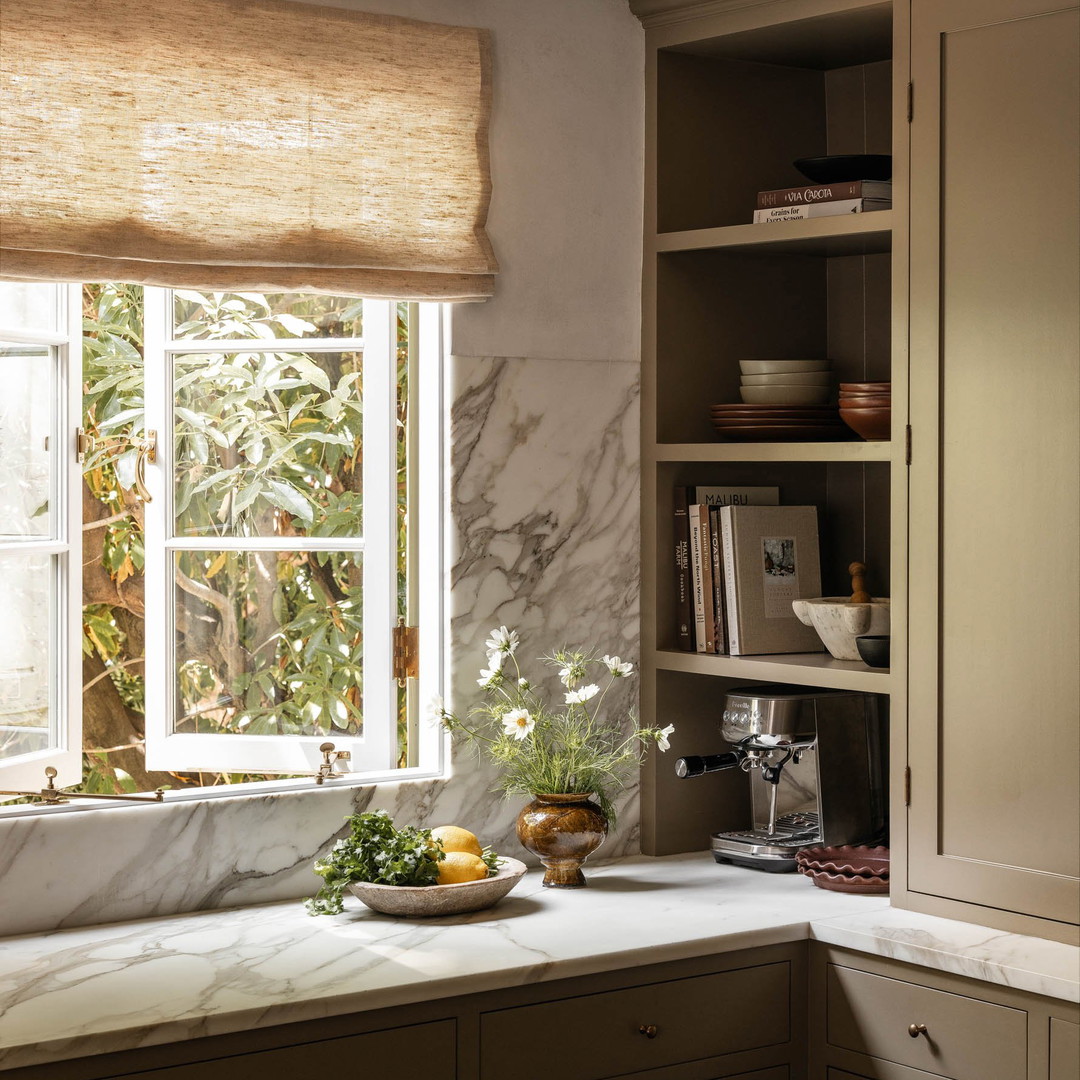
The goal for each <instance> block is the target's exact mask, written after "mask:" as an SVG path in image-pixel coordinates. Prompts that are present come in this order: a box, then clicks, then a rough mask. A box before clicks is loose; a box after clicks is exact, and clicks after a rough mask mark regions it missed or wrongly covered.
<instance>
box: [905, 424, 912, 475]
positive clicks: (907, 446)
mask: <svg viewBox="0 0 1080 1080" xmlns="http://www.w3.org/2000/svg"><path fill="white" fill-rule="evenodd" d="M904 464H905V465H910V464H911V425H910V424H908V425H907V427H906V428H904Z"/></svg>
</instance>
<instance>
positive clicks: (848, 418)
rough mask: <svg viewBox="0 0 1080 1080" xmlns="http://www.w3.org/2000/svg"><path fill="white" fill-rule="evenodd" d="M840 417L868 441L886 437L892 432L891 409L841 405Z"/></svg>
mask: <svg viewBox="0 0 1080 1080" xmlns="http://www.w3.org/2000/svg"><path fill="white" fill-rule="evenodd" d="M840 419H841V420H843V421H844V423H845V424H847V426H848V427H849V428H851V430H852V431H854V432H855V433H856V434H857V435H861V436H862V437H863V438H864V439H867V440H868V441H872V440H879V439H887V438H889V435H890V433H891V432H892V409H849V408H847V407H841V409H840Z"/></svg>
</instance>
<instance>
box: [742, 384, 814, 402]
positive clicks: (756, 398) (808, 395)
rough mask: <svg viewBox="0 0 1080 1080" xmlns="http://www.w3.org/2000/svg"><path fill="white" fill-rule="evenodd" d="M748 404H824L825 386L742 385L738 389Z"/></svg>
mask: <svg viewBox="0 0 1080 1080" xmlns="http://www.w3.org/2000/svg"><path fill="white" fill-rule="evenodd" d="M739 393H740V394H741V395H742V399H743V401H744V402H746V403H747V404H748V405H825V404H827V403H828V400H829V394H830V390H829V388H828V387H827V386H744V387H742V388H741V389H740V390H739Z"/></svg>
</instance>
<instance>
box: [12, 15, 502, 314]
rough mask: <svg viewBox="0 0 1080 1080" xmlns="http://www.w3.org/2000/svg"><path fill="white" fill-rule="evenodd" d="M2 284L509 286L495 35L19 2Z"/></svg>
mask: <svg viewBox="0 0 1080 1080" xmlns="http://www.w3.org/2000/svg"><path fill="white" fill-rule="evenodd" d="M0 62H2V91H3V105H2V109H0V150H2V155H3V156H2V164H0V200H2V201H0V279H8V280H12V279H21V280H44V281H72V280H82V281H107V280H115V281H130V282H137V283H142V284H150V285H172V286H181V287H182V286H187V287H193V288H204V289H221V290H237V289H256V290H260V291H268V290H282V291H301V290H302V291H320V292H332V293H338V294H353V295H363V296H371V297H396V298H400V299H431V300H476V299H483V298H484V297H487V296H489V295H491V293H492V291H493V285H494V278H493V275H494V273H495V271H496V270H497V264H496V261H495V257H494V254H493V252H492V249H491V244H490V243H489V241H488V238H487V235H486V233H485V223H486V219H487V208H488V200H489V195H490V186H491V185H490V177H489V169H488V154H487V125H488V117H489V113H490V95H491V80H490V69H491V64H490V40H489V35H488V32H487V31H485V30H479V29H475V28H469V27H458V26H441V25H437V24H434V23H424V22H418V21H415V20H411V19H403V18H398V17H396V16H383V15H369V14H363V13H359V12H354V11H345V10H341V9H337V8H327V7H317V6H312V5H308V4H301V3H287V2H284V0H137V2H134V3H133V2H132V0H15V2H12V3H5V4H4V5H3V12H2V21H0Z"/></svg>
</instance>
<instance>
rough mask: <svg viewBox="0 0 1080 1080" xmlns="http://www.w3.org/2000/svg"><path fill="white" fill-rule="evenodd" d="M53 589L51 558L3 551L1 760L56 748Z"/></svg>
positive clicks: (0, 582) (0, 566) (0, 595)
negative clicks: (52, 715)
mask: <svg viewBox="0 0 1080 1080" xmlns="http://www.w3.org/2000/svg"><path fill="white" fill-rule="evenodd" d="M54 589H55V573H54V567H53V559H52V558H51V557H50V556H48V555H17V554H13V553H11V552H3V553H0V761H5V760H8V759H10V758H13V757H18V756H19V755H20V754H29V753H31V752H33V751H38V750H47V749H48V748H49V747H50V746H53V745H54V744H55V739H54V738H53V732H52V725H51V724H50V708H49V699H50V689H51V683H52V671H51V670H50V657H51V656H52V655H53V654H54V653H55V651H56V650H55V633H54V625H53V621H54V618H55V615H54V612H55V598H54Z"/></svg>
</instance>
